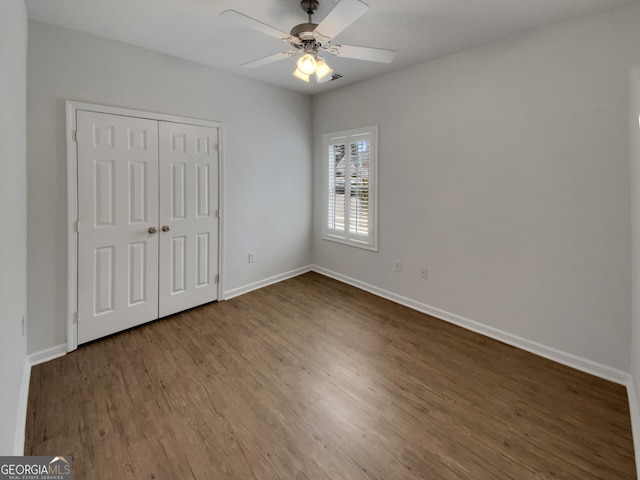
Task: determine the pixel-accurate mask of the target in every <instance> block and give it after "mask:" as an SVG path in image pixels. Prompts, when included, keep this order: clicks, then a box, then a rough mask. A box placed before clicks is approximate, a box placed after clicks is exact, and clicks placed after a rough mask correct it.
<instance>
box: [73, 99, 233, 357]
mask: <svg viewBox="0 0 640 480" xmlns="http://www.w3.org/2000/svg"><path fill="white" fill-rule="evenodd" d="M65 110H66V132H65V135H66V145H67V259H68V260H67V352H71V351H73V350H75V349H77V348H78V312H77V310H78V154H77V143H76V130H77V125H76V118H77V115H76V114H77V112H78V110H86V111H90V112H97V113H108V114H113V115H123V116H128V117H137V118H145V119H148V120H156V121H164V122H172V123H185V124H189V125H198V126H202V127H212V128H217V129H218V172H217V173H218V252H217V254H218V300H222V299H223V295H222V293H223V291H224V289H223V282H224V275H223V270H224V262H223V252H224V215H223V211H224V152H223V144H224V131H223V128H222V123H220V122H216V121H212V120H204V119H198V118H189V117H182V116H178V115H167V114H163V113H156V112H147V111H143V110H135V109H130V108H122V107H113V106H109V105H100V104H94V103H86V102H77V101H73V100H67V101H66V102H65ZM80 228H82V227H81V226H80Z"/></svg>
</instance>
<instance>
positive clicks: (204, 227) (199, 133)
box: [159, 122, 218, 317]
mask: <svg viewBox="0 0 640 480" xmlns="http://www.w3.org/2000/svg"><path fill="white" fill-rule="evenodd" d="M159 145H160V152H159V159H160V170H159V176H160V192H161V196H160V225H161V226H163V227H165V226H166V227H168V229H169V230H168V231H164V230H166V228H165V229H161V231H160V232H159V233H160V283H159V292H160V296H159V309H160V316H161V317H162V316H166V315H170V314H172V313H176V312H179V311H182V310H185V309H187V308H191V307H194V306H197V305H202V304H203V303H207V302H211V301H214V300H217V298H218V290H217V285H216V275H217V272H218V256H217V252H218V218H217V209H218V178H217V172H218V152H217V145H218V129H217V128H210V127H200V126H195V125H185V124H179V123H170V122H159Z"/></svg>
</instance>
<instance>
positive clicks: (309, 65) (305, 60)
mask: <svg viewBox="0 0 640 480" xmlns="http://www.w3.org/2000/svg"><path fill="white" fill-rule="evenodd" d="M297 66H298V70H300V72H302V73H304V74H305V75H311V74H312V73H313V72H315V71H316V59H315V58H314V57H313V55H311V54H310V53H305V54H304V55H303V56H302V57H300V59H299V60H298V63H297Z"/></svg>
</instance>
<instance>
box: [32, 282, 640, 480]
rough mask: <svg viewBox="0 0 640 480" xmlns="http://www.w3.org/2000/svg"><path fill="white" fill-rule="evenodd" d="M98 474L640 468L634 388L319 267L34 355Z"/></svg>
mask: <svg viewBox="0 0 640 480" xmlns="http://www.w3.org/2000/svg"><path fill="white" fill-rule="evenodd" d="M25 452H26V454H27V455H72V456H73V465H74V478H76V479H78V480H86V479H118V480H123V479H136V480H140V479H168V480H174V479H181V480H182V479H238V480H250V479H269V480H273V479H327V480H328V479H331V480H339V479H355V480H359V479H362V480H365V479H366V480H371V479H380V480H394V479H418V478H421V479H491V480H496V479H517V480H523V479H541V478H554V479H555V478H562V479H580V480H586V479H607V480H611V479H615V480H619V479H635V478H636V474H635V463H634V459H633V445H632V436H631V426H630V419H629V410H628V404H627V396H626V391H625V388H624V387H622V386H620V385H616V384H613V383H610V382H607V381H605V380H601V379H598V378H596V377H593V376H590V375H587V374H584V373H581V372H578V371H576V370H573V369H571V368H567V367H564V366H562V365H559V364H556V363H554V362H551V361H548V360H545V359H543V358H540V357H537V356H535V355H532V354H529V353H526V352H524V351H521V350H518V349H516V348H513V347H509V346H507V345H504V344H502V343H500V342H497V341H494V340H491V339H488V338H485V337H483V336H481V335H477V334H474V333H471V332H469V331H466V330H464V329H462V328H458V327H455V326H453V325H450V324H447V323H445V322H442V321H439V320H436V319H434V318H432V317H429V316H427V315H423V314H420V313H418V312H415V311H413V310H410V309H408V308H405V307H402V306H399V305H396V304H393V303H391V302H388V301H386V300H383V299H381V298H378V297H375V296H373V295H370V294H368V293H365V292H362V291H359V290H357V289H355V288H352V287H349V286H347V285H344V284H342V283H339V282H336V281H334V280H331V279H328V278H326V277H323V276H321V275H318V274H315V273H308V274H305V275H302V276H299V277H296V278H294V279H291V280H288V281H285V282H282V283H279V284H276V285H272V286H270V287H267V288H264V289H261V290H258V291H255V292H252V293H249V294H246V295H243V296H241V297H237V298H234V299H232V300H229V301H226V302H220V303H216V304H210V305H207V306H204V307H201V308H198V309H193V310H190V311H187V312H183V313H181V314H178V315H174V316H172V317H169V318H166V319H164V320H160V321H157V322H154V323H151V324H148V325H145V326H143V327H139V328H136V329H134V330H130V331H127V332H124V333H122V334H120V335H116V336H113V337H110V338H107V339H104V340H102V341H98V342H95V343H92V344H89V345H86V346H83V347H81V348H79V349H78V350H77V351H76V352H73V353H71V354H69V355H66V356H65V357H62V358H59V359H57V360H53V361H51V362H48V363H46V364H42V365H38V366H36V367H34V368H33V371H32V374H31V386H30V392H29V407H28V420H27V432H26V448H25Z"/></svg>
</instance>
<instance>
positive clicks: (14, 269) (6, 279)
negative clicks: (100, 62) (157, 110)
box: [0, 0, 27, 455]
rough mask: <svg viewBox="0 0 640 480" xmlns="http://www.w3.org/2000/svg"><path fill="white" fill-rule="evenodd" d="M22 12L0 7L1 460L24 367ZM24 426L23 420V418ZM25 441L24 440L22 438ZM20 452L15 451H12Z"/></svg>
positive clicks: (12, 435)
mask: <svg viewBox="0 0 640 480" xmlns="http://www.w3.org/2000/svg"><path fill="white" fill-rule="evenodd" d="M26 67H27V12H26V9H25V6H24V2H23V0H3V1H2V2H0V71H1V72H2V73H0V222H1V224H2V235H0V330H1V331H2V334H1V335H0V385H1V386H2V391H1V393H0V455H14V454H15V453H20V454H21V453H22V450H21V448H22V445H14V441H15V440H20V438H21V436H20V435H18V436H16V427H18V426H19V425H20V424H19V422H17V421H16V420H17V418H18V416H19V412H20V410H21V409H20V401H21V400H20V397H21V384H22V380H23V373H24V369H25V362H26V347H25V339H24V338H23V336H22V326H21V322H22V317H23V316H24V315H26V313H27V279H26V274H27V220H26V219H27V196H26V190H27V146H26V142H27V140H26V120H25V116H26V81H27V71H26ZM22 421H23V422H24V418H23V419H22ZM22 438H24V437H22ZM16 447H17V448H18V449H19V450H14V448H16Z"/></svg>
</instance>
